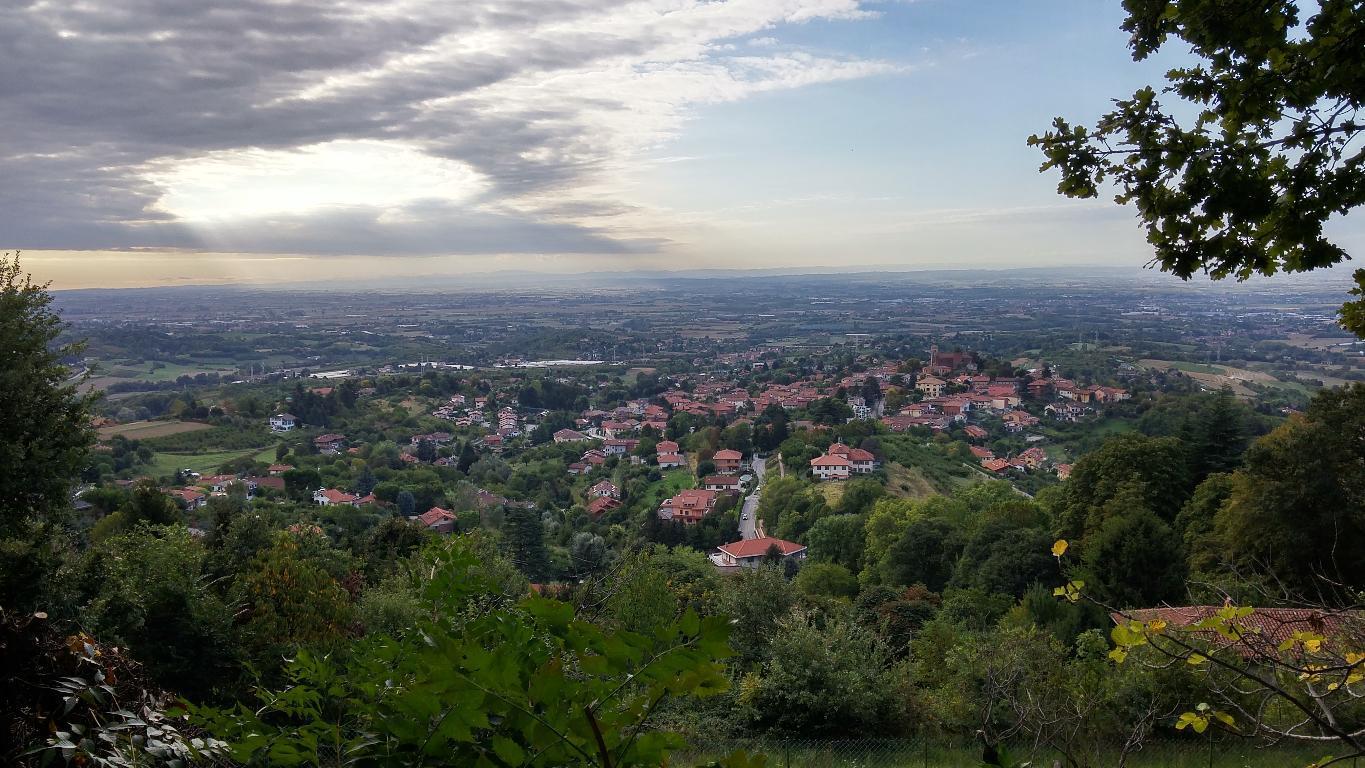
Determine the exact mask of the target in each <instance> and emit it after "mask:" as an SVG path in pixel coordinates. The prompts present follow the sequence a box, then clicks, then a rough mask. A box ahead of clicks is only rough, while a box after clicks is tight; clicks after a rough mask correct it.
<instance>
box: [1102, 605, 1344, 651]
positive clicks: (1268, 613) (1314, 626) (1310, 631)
mask: <svg viewBox="0 0 1365 768" xmlns="http://www.w3.org/2000/svg"><path fill="white" fill-rule="evenodd" d="M1224 608H1225V606H1221V605H1189V606H1177V607H1163V608H1139V609H1136V610H1130V611H1124V612H1117V611H1115V612H1113V613H1111V614H1109V617H1110V619H1112V620H1113V622H1114V623H1115V624H1120V625H1126V624H1127V623H1128V622H1129V621H1141V622H1152V621H1156V620H1160V621H1163V622H1165V623H1166V624H1167V625H1168V626H1170V627H1174V628H1192V627H1193V626H1194V625H1198V624H1199V623H1200V622H1202V621H1205V620H1206V619H1211V618H1214V617H1216V616H1217V615H1218V613H1219V612H1220V611H1222V610H1223V609H1224ZM1228 623H1229V625H1230V626H1229V627H1228V629H1230V630H1232V631H1229V632H1228V633H1227V634H1226V635H1224V634H1221V633H1219V632H1218V631H1216V630H1214V629H1191V630H1190V635H1192V636H1194V637H1196V638H1199V639H1202V640H1205V641H1207V642H1209V643H1211V644H1212V645H1214V646H1217V647H1218V648H1219V649H1221V648H1226V647H1229V646H1233V650H1234V651H1235V652H1236V653H1237V654H1238V655H1240V656H1242V657H1243V658H1246V659H1248V660H1252V661H1255V660H1264V659H1267V658H1269V659H1279V658H1284V656H1283V654H1284V653H1285V652H1286V651H1289V648H1288V647H1286V644H1288V645H1289V646H1292V645H1294V644H1295V642H1294V641H1295V639H1296V638H1295V636H1296V635H1300V633H1303V634H1307V635H1309V636H1314V637H1321V638H1323V643H1322V644H1323V646H1324V648H1325V647H1327V646H1328V645H1329V643H1330V644H1334V645H1335V644H1341V643H1343V642H1344V643H1345V644H1347V646H1348V647H1349V645H1350V643H1351V642H1352V640H1354V639H1356V638H1359V637H1360V636H1361V633H1362V629H1365V611H1359V610H1342V611H1335V610H1325V609H1320V608H1257V609H1256V610H1254V611H1252V612H1251V614H1250V615H1248V616H1242V617H1239V618H1235V619H1232V620H1230V621H1229V622H1228ZM1300 636H1302V635H1300ZM1291 652H1292V651H1291Z"/></svg>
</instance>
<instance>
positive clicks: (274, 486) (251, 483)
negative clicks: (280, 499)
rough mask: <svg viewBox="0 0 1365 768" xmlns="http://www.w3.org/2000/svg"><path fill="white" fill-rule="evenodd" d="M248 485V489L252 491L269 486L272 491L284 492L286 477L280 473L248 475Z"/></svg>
mask: <svg viewBox="0 0 1365 768" xmlns="http://www.w3.org/2000/svg"><path fill="white" fill-rule="evenodd" d="M246 487H247V490H248V491H252V492H254V491H256V490H259V489H261V488H269V489H270V490H272V491H279V492H280V493H284V478H283V477H280V476H278V475H271V476H270V477H248V478H247V479H246Z"/></svg>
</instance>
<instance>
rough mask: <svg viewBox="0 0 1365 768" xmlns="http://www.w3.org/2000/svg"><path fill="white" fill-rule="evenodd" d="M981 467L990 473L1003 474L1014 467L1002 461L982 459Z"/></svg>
mask: <svg viewBox="0 0 1365 768" xmlns="http://www.w3.org/2000/svg"><path fill="white" fill-rule="evenodd" d="M981 466H982V467H983V468H984V469H987V470H989V471H991V472H1004V471H1005V470H1007V469H1009V468H1010V467H1012V466H1014V465H1013V464H1010V463H1009V462H1008V461H1005V460H1004V459H982V461H981Z"/></svg>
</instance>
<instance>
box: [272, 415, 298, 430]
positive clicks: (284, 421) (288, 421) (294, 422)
mask: <svg viewBox="0 0 1365 768" xmlns="http://www.w3.org/2000/svg"><path fill="white" fill-rule="evenodd" d="M297 426H298V419H296V418H294V414H292V413H277V414H275V415H274V416H271V417H270V431H271V432H290V431H292V430H293V429H294V428H295V427H297Z"/></svg>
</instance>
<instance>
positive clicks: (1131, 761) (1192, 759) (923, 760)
mask: <svg viewBox="0 0 1365 768" xmlns="http://www.w3.org/2000/svg"><path fill="white" fill-rule="evenodd" d="M1210 747H1212V749H1210ZM731 748H740V749H744V750H745V751H747V752H749V753H750V754H764V755H767V757H768V761H767V764H768V765H769V766H776V767H777V768H921V767H923V768H962V766H974V765H980V764H981V762H980V761H981V747H980V746H979V745H977V744H969V745H961V746H947V745H939V744H924V743H922V742H916V741H914V740H903V741H902V740H894V739H888V740H880V739H869V740H859V741H830V742H819V741H805V740H802V741H793V742H766V743H764V742H760V741H755V742H739V743H736V744H733V745H726V746H725V747H718V748H706V747H703V748H701V749H699V750H697V751H696V752H685V753H684V754H686V755H687V757H688V758H693V759H691V760H690V762H697V763H701V762H705V759H715V758H716V757H719V756H723V755H724V754H728V751H729V749H731ZM1330 752H1331V750H1330V748H1328V749H1327V751H1323V748H1319V749H1318V750H1313V749H1311V748H1308V749H1305V748H1302V747H1274V748H1267V749H1257V748H1256V747H1255V745H1253V744H1248V743H1221V744H1220V743H1215V742H1202V743H1201V742H1198V741H1189V742H1179V743H1149V744H1147V745H1146V746H1145V747H1144V748H1143V749H1142V750H1141V751H1139V752H1136V753H1134V754H1132V755H1130V756H1129V757H1128V762H1127V765H1128V766H1130V768H1210V767H1212V768H1286V766H1304V765H1309V764H1311V763H1312V762H1313V761H1315V760H1318V759H1321V758H1322V757H1323V755H1326V754H1329V753H1330ZM1010 755H1011V757H1012V758H1014V759H1023V760H1025V761H1028V762H1026V763H1024V764H1027V765H1035V766H1048V765H1052V764H1053V762H1052V761H1053V759H1055V758H1056V757H1057V756H1056V755H1052V754H1048V753H1046V751H1043V752H1040V753H1039V754H1036V755H1031V754H1028V753H1027V752H1026V751H1025V750H1024V749H1022V748H1020V749H1014V750H1011V752H1010ZM678 762H679V763H680V764H681V763H682V762H684V761H681V760H680V761H678ZM1115 762H1117V749H1116V750H1115ZM1343 765H1350V763H1344V764H1343Z"/></svg>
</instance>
